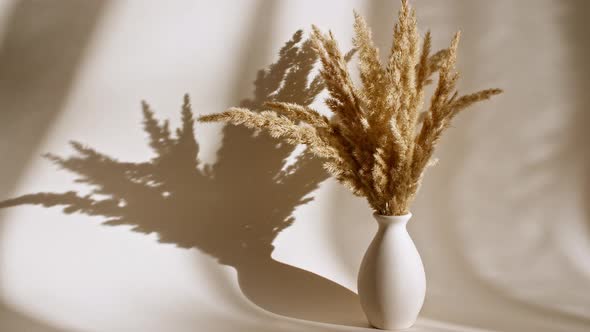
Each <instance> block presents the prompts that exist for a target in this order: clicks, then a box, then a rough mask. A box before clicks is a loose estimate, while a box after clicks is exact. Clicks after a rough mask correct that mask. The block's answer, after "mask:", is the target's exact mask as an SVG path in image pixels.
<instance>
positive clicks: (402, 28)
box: [200, 0, 502, 329]
mask: <svg viewBox="0 0 590 332" xmlns="http://www.w3.org/2000/svg"><path fill="white" fill-rule="evenodd" d="M354 31H355V36H354V39H353V43H354V47H355V49H356V52H357V53H358V58H359V72H360V79H361V83H362V84H361V86H355V85H354V84H353V82H352V79H351V76H350V73H349V72H348V69H347V66H346V64H347V58H346V57H345V56H343V55H342V52H341V51H340V50H339V49H338V46H337V44H336V40H334V37H333V35H332V33H328V34H323V33H322V32H321V31H320V30H319V29H318V28H317V27H315V26H314V27H313V32H312V34H311V42H312V44H313V47H314V50H315V52H316V53H317V55H318V57H319V59H320V60H321V70H320V77H321V79H322V80H323V83H324V84H325V87H326V88H327V90H328V92H329V97H328V98H327V99H326V100H325V104H326V105H327V106H328V108H329V109H330V110H331V111H332V112H333V113H334V116H332V117H330V118H328V117H326V116H324V115H322V114H321V113H319V112H317V111H316V110H314V109H312V108H310V107H308V106H306V105H298V104H293V103H286V102H277V101H274V102H270V103H266V104H265V107H266V108H267V109H268V110H264V111H262V112H256V111H252V110H248V109H244V108H230V109H228V110H227V111H225V112H223V113H219V114H212V115H206V116H202V117H201V118H200V120H201V121H205V122H213V121H225V122H228V123H231V124H234V125H243V126H246V127H249V128H255V129H261V130H266V131H268V132H269V133H270V135H271V136H273V137H276V138H282V139H284V140H285V141H286V142H288V143H291V144H305V145H307V147H308V151H309V152H311V153H312V154H314V155H315V156H317V157H319V158H321V159H322V161H323V165H324V168H325V169H326V170H327V171H328V172H329V173H330V174H331V175H332V176H334V177H335V178H336V179H337V180H338V181H339V182H341V183H343V184H344V185H345V186H347V187H348V188H350V189H351V190H352V192H353V193H354V194H356V195H359V196H364V197H366V198H367V201H368V202H369V204H370V206H371V207H372V208H373V210H374V211H375V219H377V222H378V223H379V228H378V231H377V234H376V235H375V237H374V238H373V241H372V242H371V245H370V246H369V248H368V250H367V252H366V253H365V256H364V258H363V261H362V263H361V267H360V271H359V277H358V292H359V298H360V301H361V306H362V308H363V310H364V311H365V314H366V315H367V318H368V320H369V322H370V323H371V324H372V325H373V326H375V327H378V328H383V329H402V328H407V327H410V326H411V325H412V324H414V322H415V321H416V318H417V316H418V313H419V312H420V310H421V308H422V304H423V302H424V297H425V293H426V278H425V274H424V267H423V265H422V261H421V259H420V255H419V254H418V251H417V250H416V247H415V245H414V243H413V241H412V239H411V238H410V236H409V234H408V232H407V230H406V227H405V226H406V223H407V222H408V220H409V219H410V218H411V213H410V211H409V208H410V204H411V203H412V201H413V200H414V197H415V196H416V193H417V191H418V189H419V188H420V184H421V182H422V177H423V175H424V171H425V169H426V168H427V167H428V166H429V165H431V164H433V161H432V154H433V151H434V147H435V146H436V144H437V143H438V141H439V139H440V137H441V135H442V133H443V132H444V131H445V130H446V129H447V128H448V127H449V125H450V124H451V121H452V120H453V118H454V117H455V116H456V115H457V114H459V113H460V112H461V111H463V110H464V109H466V108H467V107H468V106H470V105H472V104H474V103H476V102H479V101H482V100H485V99H488V98H490V97H491V96H494V95H497V94H499V93H501V92H502V91H501V90H499V89H488V90H483V91H479V92H475V93H472V94H468V95H462V96H460V95H459V94H458V92H457V91H456V85H457V80H458V78H459V74H458V73H457V71H456V70H455V62H456V58H457V46H458V44H459V33H457V34H456V35H455V37H454V38H453V40H452V42H451V45H450V46H449V48H447V49H443V50H441V51H438V52H436V53H434V54H431V53H430V46H431V37H430V33H429V32H427V33H426V34H425V35H424V38H423V39H422V42H420V36H419V34H418V30H417V27H416V14H415V12H414V11H413V10H412V9H411V8H410V6H409V4H408V2H407V1H406V0H403V1H402V7H401V10H400V12H399V20H398V22H397V24H396V25H395V28H394V30H393V39H394V41H393V46H392V47H391V51H390V53H389V57H388V60H387V63H384V64H383V63H381V62H380V58H379V52H378V49H377V48H376V47H375V45H374V44H373V41H372V39H371V32H370V31H369V28H368V27H367V24H366V23H365V21H364V19H363V18H362V17H361V16H359V15H358V14H356V13H355V23H354ZM436 73H438V80H437V82H436V86H435V87H434V92H433V95H432V97H431V98H430V104H429V105H428V106H427V107H425V109H424V110H422V108H423V103H424V89H425V87H426V86H427V85H428V84H430V83H431V82H432V77H433V76H434V75H435V74H436ZM286 88H288V87H286Z"/></svg>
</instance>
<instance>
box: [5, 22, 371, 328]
mask: <svg viewBox="0 0 590 332" xmlns="http://www.w3.org/2000/svg"><path fill="white" fill-rule="evenodd" d="M315 62H316V55H315V53H314V52H313V50H312V49H311V44H310V43H309V41H302V32H301V31H298V32H296V33H295V34H294V35H293V37H292V39H291V40H289V41H288V42H287V43H286V44H285V45H284V47H283V48H282V49H281V51H280V53H279V59H278V60H277V62H275V63H273V64H272V65H270V66H269V67H268V68H267V69H265V70H261V71H259V73H258V77H257V79H256V80H255V82H254V85H255V92H254V97H253V98H251V99H247V100H244V101H243V102H242V103H241V106H243V107H248V108H251V109H261V108H262V105H263V104H264V102H266V101H272V100H280V101H284V102H293V103H298V104H303V105H309V104H311V103H312V102H313V100H314V98H315V97H316V96H317V95H318V94H319V93H320V92H321V91H322V89H323V84H322V82H321V80H320V79H319V78H317V77H316V78H314V79H312V80H309V79H308V76H309V75H310V72H311V71H312V69H313V67H314V64H315ZM143 115H144V120H143V128H144V130H145V132H146V133H147V136H148V143H149V145H150V147H151V149H152V150H153V152H154V156H153V157H152V158H151V159H150V160H147V161H145V162H140V163H130V162H124V161H119V160H117V159H115V158H113V157H110V156H108V155H106V154H103V153H100V152H98V151H96V150H94V149H92V148H90V147H88V146H85V145H83V144H81V143H78V142H72V143H71V145H72V148H73V149H74V151H75V153H74V154H73V155H72V156H69V157H66V158H64V157H60V156H56V155H52V154H48V155H47V158H49V159H50V160H51V161H52V162H54V163H55V164H57V165H58V166H59V167H61V168H63V169H65V170H66V171H69V172H72V173H75V174H76V175H77V176H78V179H77V180H76V182H79V183H82V184H84V185H86V186H87V187H88V188H89V189H90V194H88V195H81V194H79V193H77V192H74V191H69V192H65V193H50V192H42V193H35V194H29V195H23V196H20V197H17V198H14V199H9V200H6V201H3V202H0V208H6V207H12V206H18V205H41V206H45V207H54V206H62V207H63V211H64V212H65V213H67V214H72V213H81V214H84V215H89V216H101V217H103V218H105V221H104V222H103V225H109V226H117V225H130V226H132V231H135V232H140V233H145V234H151V233H156V234H157V235H158V239H159V242H161V243H171V244H175V245H176V246H178V247H180V248H187V249H189V248H196V249H199V250H200V251H202V252H204V253H206V254H208V255H210V256H212V257H214V258H216V259H217V261H218V262H219V263H220V264H222V265H228V266H231V267H233V268H235V269H236V271H237V274H238V282H239V286H240V288H241V290H242V292H243V293H244V295H245V296H246V297H247V298H248V299H249V300H250V301H251V302H252V303H254V304H256V305H257V306H258V307H260V308H262V309H265V310H267V311H270V312H273V313H275V314H279V315H283V316H287V317H292V318H298V319H303V320H309V321H318V322H324V323H333V324H342V325H355V326H368V325H367V323H366V322H365V319H364V315H363V314H362V311H361V308H360V304H359V303H358V299H357V295H356V294H355V293H354V292H352V291H350V290H348V289H347V288H345V287H343V286H341V285H339V284H337V283H335V282H333V281H331V280H328V279H326V278H323V277H321V276H319V275H317V274H314V273H312V272H310V271H306V270H303V269H300V268H297V267H294V266H291V265H288V264H284V263H281V262H278V261H276V260H274V259H273V258H272V252H273V250H274V246H273V241H274V239H275V238H276V236H277V235H278V234H279V233H280V232H281V231H282V230H284V229H285V228H287V227H289V226H290V225H291V224H292V223H293V221H294V220H293V218H292V217H291V215H292V213H293V211H294V210H295V208H296V207H298V206H300V205H302V204H305V203H307V202H309V201H311V200H312V199H313V198H310V197H309V195H311V194H312V192H313V191H314V190H315V189H317V187H318V185H319V183H321V182H322V181H323V180H325V179H326V178H327V175H326V174H325V173H324V171H323V170H322V168H321V164H320V162H319V161H316V160H315V159H312V158H311V157H310V156H308V155H307V154H305V153H303V154H301V155H299V156H298V157H297V158H296V160H295V162H294V163H292V164H289V165H287V164H286V159H287V157H289V156H290V155H292V153H293V152H294V148H293V147H292V146H288V145H285V144H281V143H279V141H277V140H275V139H273V138H271V137H269V136H267V135H265V134H258V133H253V132H252V131H250V130H248V129H244V128H241V127H233V126H231V127H230V126H226V127H225V128H224V129H223V141H222V146H221V148H220V150H219V151H218V158H217V162H216V163H214V164H212V165H202V164H201V163H200V161H199V159H198V153H199V145H198V143H197V141H196V139H195V135H194V119H193V113H192V109H191V106H190V100H189V98H188V96H185V100H184V103H183V107H182V112H181V115H182V123H181V125H180V127H179V128H178V129H176V130H175V132H174V133H173V132H172V131H171V129H170V126H169V123H168V121H159V120H157V119H156V118H155V116H154V112H153V111H152V110H151V109H150V107H149V106H148V105H147V104H146V103H143Z"/></svg>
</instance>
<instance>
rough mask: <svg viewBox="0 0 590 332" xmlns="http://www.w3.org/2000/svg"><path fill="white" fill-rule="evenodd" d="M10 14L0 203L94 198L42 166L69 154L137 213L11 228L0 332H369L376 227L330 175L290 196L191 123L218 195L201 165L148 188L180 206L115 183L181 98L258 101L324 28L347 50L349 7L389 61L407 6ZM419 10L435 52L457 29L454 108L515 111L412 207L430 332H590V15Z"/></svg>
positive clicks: (56, 8) (492, 122)
mask: <svg viewBox="0 0 590 332" xmlns="http://www.w3.org/2000/svg"><path fill="white" fill-rule="evenodd" d="M1 4H2V6H1V7H0V33H1V38H0V96H1V97H0V106H1V111H0V156H2V158H1V159H0V160H1V164H0V165H1V167H2V168H1V169H2V172H0V193H1V195H2V197H0V199H4V198H10V197H15V196H18V195H23V194H29V193H36V192H49V193H62V192H67V191H77V192H79V193H80V195H85V194H87V193H89V190H90V189H91V188H90V187H89V186H87V185H85V184H83V183H74V182H73V181H74V180H75V179H76V176H74V175H73V174H72V173H71V172H67V171H64V170H59V169H58V168H57V167H55V165H53V164H52V163H51V162H50V161H48V160H47V159H44V158H42V156H41V155H42V154H43V153H46V152H50V153H53V154H56V155H60V156H62V157H68V156H73V155H74V153H73V150H72V148H71V147H70V146H69V145H68V142H69V141H70V140H76V141H80V142H83V143H84V144H87V146H89V147H92V148H94V149H96V150H97V151H100V152H102V153H104V154H105V155H106V156H109V157H111V158H114V159H117V160H118V161H120V162H128V163H134V165H131V164H121V163H118V164H115V165H116V167H113V162H112V160H111V159H108V160H107V159H96V160H90V161H88V160H86V162H81V163H74V164H70V165H74V167H78V166H79V167H80V168H81V172H84V173H86V174H90V176H89V177H90V179H91V180H92V181H94V183H95V184H96V183H98V184H101V185H102V186H103V189H104V190H105V192H108V193H115V195H116V198H123V199H125V203H126V204H128V205H127V206H123V205H121V206H120V207H118V208H116V207H113V208H108V209H107V208H100V207H96V208H93V207H86V211H87V212H88V213H90V214H95V215H93V216H88V215H87V214H88V213H86V214H84V213H74V214H67V213H64V212H63V211H62V209H61V208H59V207H53V208H44V207H40V206H31V205H23V206H19V207H15V208H9V209H4V210H0V246H1V249H0V291H1V294H0V296H1V297H0V299H1V300H2V303H3V306H2V307H1V308H0V331H2V332H4V331H10V332H12V331H39V332H49V331H51V332H53V331H55V332H58V331H59V332H65V331H83V332H86V331H100V332H105V331H109V332H111V331H194V330H195V329H197V330H199V331H200V330H203V331H220V332H221V331H232V330H235V331H269V332H270V331H301V330H311V331H345V330H346V331H348V330H356V329H359V330H360V327H361V326H363V324H364V320H363V318H362V315H361V313H360V311H359V308H358V303H357V299H356V295H355V294H354V291H355V289H356V285H355V278H356V272H357V270H358V265H359V262H360V259H361V256H362V254H363V253H364V250H365V248H366V246H367V244H368V241H369V240H370V238H371V236H372V233H373V232H374V229H375V225H374V224H373V221H372V219H371V216H370V210H369V209H368V207H367V205H366V204H365V202H364V201H363V200H362V199H357V198H354V197H353V196H352V195H351V194H350V193H348V192H347V191H346V190H345V189H343V188H341V187H340V186H339V185H338V184H336V183H334V182H333V181H332V180H326V181H324V178H325V175H324V174H323V173H322V172H321V171H320V170H319V168H318V167H317V165H316V164H314V163H307V162H304V163H301V164H299V165H300V166H301V169H300V171H299V172H298V173H295V174H296V176H295V177H284V178H281V181H282V182H280V183H279V184H277V183H276V182H275V176H276V174H277V173H278V172H279V171H280V170H281V168H282V167H283V163H282V160H283V159H284V158H286V157H288V156H289V154H290V153H291V150H290V149H288V148H286V147H284V146H283V147H280V146H279V147H277V146H276V145H275V142H273V141H270V140H269V139H268V138H266V137H265V136H261V137H256V138H254V137H251V135H250V133H249V132H247V131H244V130H238V129H229V128H228V129H225V130H224V129H222V127H221V126H219V125H201V124H197V125H196V130H195V132H196V138H197V141H198V143H199V158H200V160H201V161H202V162H203V163H204V164H212V165H216V166H214V168H213V171H214V172H213V173H214V176H213V177H209V176H205V175H203V174H204V173H202V172H196V171H194V169H186V168H184V167H183V166H184V165H187V163H188V164H190V160H189V161H187V160H188V159H187V156H188V158H189V159H190V156H191V153H193V152H195V151H194V149H192V150H191V149H188V150H181V151H179V152H178V153H176V154H172V156H173V158H172V157H171V158H172V159H169V160H170V162H169V163H168V164H164V165H158V166H157V167H154V168H149V167H148V173H149V172H151V174H152V175H154V174H156V175H157V176H160V177H164V178H165V179H167V180H166V183H165V185H166V186H167V188H172V189H169V190H171V191H170V192H171V195H172V196H171V197H167V196H166V195H168V194H164V196H161V197H160V196H157V195H156V196H153V190H151V189H150V188H149V187H145V186H144V187H134V186H133V185H132V184H128V183H125V182H124V181H122V180H121V179H122V178H120V176H122V175H125V173H124V171H125V169H127V168H126V167H131V168H132V169H135V168H133V167H136V166H137V165H138V164H140V163H143V164H142V165H144V166H145V165H150V164H149V161H150V160H151V158H153V157H154V153H153V151H152V150H150V148H149V146H148V144H147V136H146V133H145V132H144V131H143V129H142V126H141V121H142V114H141V109H140V104H139V101H140V100H142V99H146V100H147V101H149V102H150V104H151V105H152V107H153V109H154V111H155V114H156V117H158V118H159V119H170V121H171V127H172V128H176V127H177V126H178V125H179V124H180V116H179V111H180V105H181V102H182V95H183V94H184V93H185V92H188V93H190V95H191V97H192V104H193V107H194V111H195V113H196V114H204V113H210V112H215V111H221V110H223V109H224V108H226V107H227V106H231V105H236V104H239V103H240V102H241V101H242V100H244V99H246V98H249V99H251V100H253V101H252V102H254V103H255V102H257V101H258V99H256V98H254V96H253V90H254V85H253V82H254V80H255V78H256V73H257V71H258V70H259V69H262V68H265V67H266V66H268V65H269V64H271V63H273V62H274V61H276V60H277V59H278V56H277V53H278V50H279V49H280V48H281V47H282V46H283V44H284V43H285V42H286V41H287V40H289V38H291V36H292V35H293V33H294V32H295V31H296V30H297V29H301V28H303V29H305V30H308V27H309V26H310V24H312V23H316V24H318V25H319V26H321V27H323V28H330V29H332V30H333V31H334V32H335V34H336V36H337V38H338V39H339V40H341V45H342V46H343V48H345V49H348V48H350V45H351V43H350V38H351V36H352V29H351V28H352V24H351V23H352V10H353V8H356V9H357V10H358V11H359V12H360V13H362V14H364V15H365V16H366V17H367V19H368V21H369V23H370V24H371V26H373V28H374V30H375V36H376V39H377V42H378V44H379V45H381V46H382V48H383V49H387V48H388V46H389V43H390V40H389V31H390V29H391V25H392V24H393V20H394V17H395V14H396V10H397V8H398V4H397V2H396V1H382V0H371V1H361V0H358V1H353V0H346V1H312V0H304V1H301V0H299V1H295V0H292V1H286V0H281V1H271V0H247V1H246V0H241V1H230V0H224V1H215V2H209V1H168V2H166V4H165V5H164V4H163V3H162V2H157V1H139V0H137V1H98V0H97V1H84V2H79V1H73V0H72V1H70V0H55V1H41V0H33V1H31V0H29V1H27V0H20V1H19V0H13V1H4V2H1ZM414 4H415V7H416V8H417V11H418V16H419V22H420V25H421V27H422V29H423V31H425V30H426V29H427V28H430V29H432V31H433V33H434V44H435V46H436V47H444V46H445V45H446V43H448V41H449V40H450V38H451V36H452V34H453V32H454V31H455V30H457V29H461V30H462V31H463V40H462V45H461V50H460V54H459V55H460V59H459V62H460V70H461V71H462V82H461V83H460V89H461V91H464V92H468V91H472V90H479V89H481V88H486V87H501V88H503V89H504V90H505V91H506V92H505V94H503V95H502V96H500V97H498V98H497V99H495V100H493V101H491V102H488V103H483V104H481V105H478V106H476V107H474V108H473V109H472V110H470V111H469V112H467V113H465V114H463V115H462V116H461V117H460V118H459V119H458V121H457V122H456V123H455V125H454V127H453V128H452V129H451V130H450V131H449V132H448V135H447V136H446V137H445V138H444V139H443V141H442V142H441V146H440V148H439V149H438V152H437V156H438V157H439V158H440V160H441V161H440V163H439V165H438V166H437V167H436V168H434V169H432V170H430V172H429V173H428V174H427V178H426V181H425V185H424V187H423V189H422V191H421V193H420V195H419V197H418V199H417V201H416V202H415V204H414V209H413V213H414V218H413V221H412V222H411V226H410V231H411V234H412V236H413V238H414V240H415V242H416V244H417V246H418V248H419V250H420V253H421V255H422V258H423V260H424V263H425V267H426V272H427V279H428V294H427V300H426V303H425V307H424V309H423V312H422V316H421V319H420V320H419V322H418V324H417V327H416V331H515V332H516V331H518V332H520V331H587V330H588V329H590V310H589V309H588V308H590V292H588V291H587V289H588V288H589V287H590V259H589V257H590V216H589V210H588V207H587V201H588V195H589V194H590V191H589V188H590V180H589V178H588V174H587V173H588V169H589V167H588V166H589V165H588V163H589V162H590V159H589V155H588V148H587V146H586V144H585V143H587V142H588V131H587V130H586V126H587V125H588V124H589V123H588V120H589V119H588V111H587V109H586V108H587V105H588V101H589V99H590V97H589V94H588V92H587V89H588V88H589V87H590V66H589V65H588V64H587V59H588V58H590V57H589V55H590V45H589V43H590V39H588V38H587V36H586V34H587V32H588V30H589V24H588V23H587V18H586V13H587V12H588V10H589V9H590V5H589V3H588V2H587V1H584V0H577V1H574V0H568V1H545V0H528V1H517V2H516V1H507V0H506V1H504V0H502V1H483V0H481V1H467V0H464V1H434V0H428V1H427V0H417V1H414ZM266 84H269V83H266ZM259 91H261V90H260V89H259ZM295 97H296V98H301V97H302V96H295ZM295 97H294V98H295ZM317 105H320V103H317ZM224 135H225V138H224V137H223V136H224ZM183 158H184V159H183ZM289 160H292V158H290V159H289ZM151 165H152V166H153V165H154V164H153V163H152V164H151ZM146 167H147V166H146ZM200 167H201V168H202V167H203V165H201V166H200ZM203 172H204V171H203ZM316 186H318V188H317V189H315V188H316ZM167 190H168V189H167ZM49 197H50V196H43V197H41V198H43V199H41V200H40V203H44V204H46V205H47V204H49V205H50V203H51V200H49ZM94 197H96V198H99V197H101V196H100V195H96V194H95V195H94ZM303 197H313V200H312V201H310V202H307V203H305V204H303V205H299V204H298V201H300V200H301V199H302V198H303ZM103 198H104V197H103ZM53 199H54V200H55V199H56V198H55V197H53ZM62 199H63V197H62ZM93 211H94V212H93ZM105 211H106V212H105ZM112 211H114V212H112ZM107 212H108V213H107ZM292 212H293V213H292ZM291 213H292V214H293V217H294V218H293V220H292V224H285V223H283V220H284V219H285V217H287V216H289V215H290V214H291ZM108 220H110V224H111V225H110V226H108V225H104V224H103V223H104V222H105V221H108ZM279 231H280V233H279ZM271 244H272V245H274V248H273V247H272V246H271ZM271 254H272V258H274V259H271ZM252 302H254V303H255V304H256V305H253V304H252ZM271 312H273V313H271ZM277 314H279V315H277ZM280 315H282V316H280ZM350 326H353V327H350Z"/></svg>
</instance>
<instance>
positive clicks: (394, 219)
mask: <svg viewBox="0 0 590 332" xmlns="http://www.w3.org/2000/svg"><path fill="white" fill-rule="evenodd" d="M373 217H375V219H376V220H377V221H378V222H385V223H394V224H395V223H405V222H407V221H408V220H410V218H412V212H409V213H406V214H403V215H399V216H385V215H382V214H379V213H377V212H374V213H373Z"/></svg>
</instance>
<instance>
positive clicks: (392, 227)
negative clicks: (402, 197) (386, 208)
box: [358, 213, 426, 330]
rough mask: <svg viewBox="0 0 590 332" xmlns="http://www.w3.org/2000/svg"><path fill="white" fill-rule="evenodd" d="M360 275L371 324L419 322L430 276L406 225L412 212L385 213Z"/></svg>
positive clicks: (393, 327) (386, 326)
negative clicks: (387, 214) (386, 214)
mask: <svg viewBox="0 0 590 332" xmlns="http://www.w3.org/2000/svg"><path fill="white" fill-rule="evenodd" d="M374 217H375V219H376V220H377V222H378V223H379V229H378V230H377V234H375V237H374V238H373V241H372V242H371V244H370V245H369V248H368V249H367V252H366V253H365V256H364V258H363V261H362V263H361V267H360V271H359V276H358V293H359V297H360V301H361V306H362V308H363V311H364V312H365V314H366V315H367V318H368V320H369V323H371V325H373V326H374V327H376V328H380V329H386V330H398V329H405V328H409V327H410V326H412V325H413V324H414V323H415V322H416V318H417V317H418V313H419V312H420V309H422V304H423V303H424V296H425V294H426V276H425V274H424V266H423V265H422V259H420V254H418V250H417V249H416V246H415V245H414V241H412V238H410V235H409V234H408V231H407V229H406V224H407V223H408V221H409V220H410V218H411V217H412V214H411V213H410V214H407V215H403V216H382V215H378V214H375V215H374Z"/></svg>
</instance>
